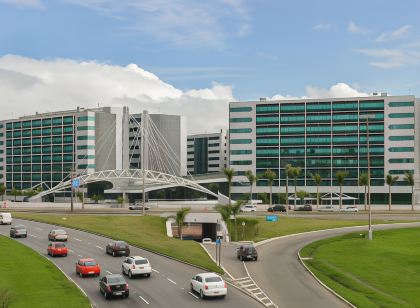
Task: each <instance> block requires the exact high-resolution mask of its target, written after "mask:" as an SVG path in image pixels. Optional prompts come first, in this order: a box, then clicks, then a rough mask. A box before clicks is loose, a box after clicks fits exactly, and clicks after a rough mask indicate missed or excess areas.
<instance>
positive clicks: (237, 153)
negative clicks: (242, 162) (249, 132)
mask: <svg viewBox="0 0 420 308" xmlns="http://www.w3.org/2000/svg"><path fill="white" fill-rule="evenodd" d="M257 152H258V150H257ZM230 154H231V155H246V154H252V150H230Z"/></svg>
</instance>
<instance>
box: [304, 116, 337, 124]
mask: <svg viewBox="0 0 420 308" xmlns="http://www.w3.org/2000/svg"><path fill="white" fill-rule="evenodd" d="M330 121H331V115H308V116H306V122H330Z"/></svg>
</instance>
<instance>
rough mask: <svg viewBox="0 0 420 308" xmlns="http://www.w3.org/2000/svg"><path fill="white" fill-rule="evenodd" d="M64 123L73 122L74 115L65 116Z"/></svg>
mask: <svg viewBox="0 0 420 308" xmlns="http://www.w3.org/2000/svg"><path fill="white" fill-rule="evenodd" d="M63 123H64V124H73V117H64V118H63Z"/></svg>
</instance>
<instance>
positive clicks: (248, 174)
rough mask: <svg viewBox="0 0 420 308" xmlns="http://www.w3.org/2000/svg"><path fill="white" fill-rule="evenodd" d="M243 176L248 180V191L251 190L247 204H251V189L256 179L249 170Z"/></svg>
mask: <svg viewBox="0 0 420 308" xmlns="http://www.w3.org/2000/svg"><path fill="white" fill-rule="evenodd" d="M245 176H246V177H247V179H248V182H249V186H250V190H251V191H250V194H249V203H251V204H252V187H253V186H254V183H255V181H256V180H257V177H256V176H255V175H254V173H252V171H251V170H248V171H246V172H245Z"/></svg>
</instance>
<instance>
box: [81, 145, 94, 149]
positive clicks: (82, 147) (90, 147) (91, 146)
mask: <svg viewBox="0 0 420 308" xmlns="http://www.w3.org/2000/svg"><path fill="white" fill-rule="evenodd" d="M77 149H78V150H94V149H95V146H94V145H78V146H77Z"/></svg>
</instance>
